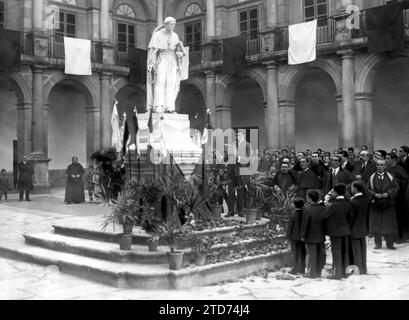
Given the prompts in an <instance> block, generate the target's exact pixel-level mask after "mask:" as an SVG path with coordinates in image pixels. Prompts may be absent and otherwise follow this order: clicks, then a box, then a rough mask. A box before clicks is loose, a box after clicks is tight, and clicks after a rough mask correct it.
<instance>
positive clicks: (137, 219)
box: [102, 187, 143, 250]
mask: <svg viewBox="0 0 409 320" xmlns="http://www.w3.org/2000/svg"><path fill="white" fill-rule="evenodd" d="M111 202H112V204H111V205H110V206H111V207H112V210H111V212H110V213H109V215H108V216H106V219H105V221H104V223H103V225H102V230H103V231H105V230H106V228H107V227H108V225H110V224H112V225H113V228H114V230H115V226H116V225H117V224H119V225H121V226H122V229H123V232H122V234H121V236H120V239H119V245H120V249H121V250H131V245H132V229H133V226H134V225H138V224H140V223H141V219H142V212H143V206H141V205H140V202H139V200H138V197H137V194H136V191H135V189H134V188H130V187H128V188H126V189H124V190H123V191H121V192H120V194H119V195H118V199H117V200H112V199H111Z"/></svg>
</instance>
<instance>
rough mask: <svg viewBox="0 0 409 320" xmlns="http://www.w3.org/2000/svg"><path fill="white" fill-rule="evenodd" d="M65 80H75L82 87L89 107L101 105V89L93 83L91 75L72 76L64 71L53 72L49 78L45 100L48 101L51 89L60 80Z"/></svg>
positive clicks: (46, 83)
mask: <svg viewBox="0 0 409 320" xmlns="http://www.w3.org/2000/svg"><path fill="white" fill-rule="evenodd" d="M63 80H70V81H72V82H75V83H76V84H77V85H78V86H79V88H80V89H82V92H81V93H84V94H85V98H86V102H87V107H89V108H93V107H97V106H99V105H100V98H99V90H97V89H96V88H95V86H94V84H93V83H92V81H91V79H90V78H89V77H79V76H70V75H66V74H64V73H62V72H58V73H53V74H52V75H51V76H50V77H48V78H47V80H46V81H45V85H44V102H45V103H48V99H49V96H50V93H51V90H52V89H53V88H54V86H55V85H57V84H58V83H59V82H61V81H63Z"/></svg>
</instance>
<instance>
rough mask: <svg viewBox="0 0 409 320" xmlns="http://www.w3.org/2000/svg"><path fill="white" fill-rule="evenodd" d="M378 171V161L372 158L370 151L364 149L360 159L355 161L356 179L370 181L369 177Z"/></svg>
mask: <svg viewBox="0 0 409 320" xmlns="http://www.w3.org/2000/svg"><path fill="white" fill-rule="evenodd" d="M374 172H376V163H375V161H374V160H373V159H371V155H370V154H369V152H368V151H366V150H364V151H361V153H360V158H359V160H358V161H357V162H356V163H355V170H354V174H355V179H356V180H362V181H363V182H365V183H368V180H369V177H370V176H371V175H372V174H373V173H374Z"/></svg>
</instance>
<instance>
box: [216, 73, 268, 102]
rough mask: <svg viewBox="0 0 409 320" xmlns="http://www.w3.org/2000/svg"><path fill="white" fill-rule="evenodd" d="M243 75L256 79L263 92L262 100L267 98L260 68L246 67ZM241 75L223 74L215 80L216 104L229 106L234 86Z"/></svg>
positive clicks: (264, 77) (264, 79)
mask: <svg viewBox="0 0 409 320" xmlns="http://www.w3.org/2000/svg"><path fill="white" fill-rule="evenodd" d="M243 76H244V77H249V78H251V79H253V80H254V81H256V83H257V84H258V85H259V86H260V88H261V91H262V93H263V98H264V100H266V99H267V79H266V76H265V74H264V73H262V72H261V70H260V69H247V70H246V71H245V72H244V73H243ZM243 76H242V77H234V76H232V75H229V74H225V75H223V76H222V77H221V78H220V79H218V80H217V81H216V105H224V106H230V105H231V100H232V95H233V91H234V87H235V86H236V85H237V83H239V82H240V80H241V79H242V78H243Z"/></svg>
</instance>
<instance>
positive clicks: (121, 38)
mask: <svg viewBox="0 0 409 320" xmlns="http://www.w3.org/2000/svg"><path fill="white" fill-rule="evenodd" d="M135 29H136V28H135V25H134V24H132V23H128V22H123V21H117V23H116V35H117V37H116V44H117V45H118V50H119V51H127V50H128V48H135V38H136V37H135Z"/></svg>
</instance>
